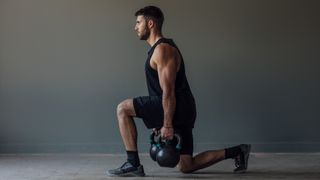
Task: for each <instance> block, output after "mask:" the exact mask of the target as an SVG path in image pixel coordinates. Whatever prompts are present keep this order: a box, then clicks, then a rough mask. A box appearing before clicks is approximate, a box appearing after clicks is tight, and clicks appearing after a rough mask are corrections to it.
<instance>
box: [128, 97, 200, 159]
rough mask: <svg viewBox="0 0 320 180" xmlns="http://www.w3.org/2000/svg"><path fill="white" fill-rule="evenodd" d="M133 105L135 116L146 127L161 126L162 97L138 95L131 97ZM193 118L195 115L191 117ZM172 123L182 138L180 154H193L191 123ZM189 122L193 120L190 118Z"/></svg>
mask: <svg viewBox="0 0 320 180" xmlns="http://www.w3.org/2000/svg"><path fill="white" fill-rule="evenodd" d="M133 106H134V109H135V112H136V117H138V118H142V119H143V122H144V124H145V125H146V127H147V128H148V129H152V128H156V129H160V128H161V127H162V126H163V118H164V116H163V107H162V99H161V97H158V96H140V97H136V98H134V99H133ZM186 112H188V111H186ZM191 118H195V117H191ZM175 120H176V119H174V120H173V121H174V122H173V124H174V131H175V133H178V134H179V135H180V136H181V138H182V149H181V151H180V154H188V155H192V154H193V135H192V128H193V124H192V125H190V126H189V127H188V126H181V125H179V123H178V124H177V125H175ZM191 122H194V120H192V121H191Z"/></svg>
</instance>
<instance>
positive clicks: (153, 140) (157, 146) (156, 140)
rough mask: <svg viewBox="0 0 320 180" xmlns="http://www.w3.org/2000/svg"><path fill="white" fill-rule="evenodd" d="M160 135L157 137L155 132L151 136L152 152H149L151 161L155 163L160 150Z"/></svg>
mask: <svg viewBox="0 0 320 180" xmlns="http://www.w3.org/2000/svg"><path fill="white" fill-rule="evenodd" d="M159 142H160V134H158V135H156V133H155V132H154V131H153V132H152V133H151V134H150V144H151V147H150V150H149V154H150V157H151V159H153V160H154V161H156V160H157V153H158V151H159V149H160V143H159Z"/></svg>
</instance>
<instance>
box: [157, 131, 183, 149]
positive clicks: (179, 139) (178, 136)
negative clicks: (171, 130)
mask: <svg viewBox="0 0 320 180" xmlns="http://www.w3.org/2000/svg"><path fill="white" fill-rule="evenodd" d="M173 136H174V137H175V138H176V139H177V145H176V149H177V150H179V151H180V150H181V148H182V147H181V145H182V138H181V136H180V135H179V134H177V133H175V134H174V135H173ZM161 141H162V142H164V143H165V144H170V143H171V142H172V141H173V139H172V140H161Z"/></svg>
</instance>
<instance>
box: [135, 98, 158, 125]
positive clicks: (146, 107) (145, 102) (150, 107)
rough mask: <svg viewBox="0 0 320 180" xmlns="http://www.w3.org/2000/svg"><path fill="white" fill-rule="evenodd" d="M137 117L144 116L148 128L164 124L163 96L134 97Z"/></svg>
mask: <svg viewBox="0 0 320 180" xmlns="http://www.w3.org/2000/svg"><path fill="white" fill-rule="evenodd" d="M133 106H134V110H135V113H136V117H138V118H142V119H143V122H144V124H145V125H146V126H147V128H149V129H151V128H160V127H162V125H163V108H162V100H161V97H158V96H140V97H136V98H134V99H133Z"/></svg>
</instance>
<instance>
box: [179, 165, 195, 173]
mask: <svg viewBox="0 0 320 180" xmlns="http://www.w3.org/2000/svg"><path fill="white" fill-rule="evenodd" d="M178 169H179V171H180V172H182V173H185V174H187V173H192V169H191V167H190V166H189V165H186V164H183V163H181V164H179V165H178Z"/></svg>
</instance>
